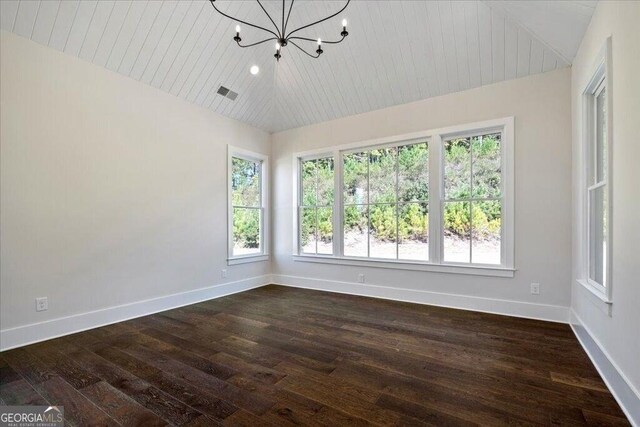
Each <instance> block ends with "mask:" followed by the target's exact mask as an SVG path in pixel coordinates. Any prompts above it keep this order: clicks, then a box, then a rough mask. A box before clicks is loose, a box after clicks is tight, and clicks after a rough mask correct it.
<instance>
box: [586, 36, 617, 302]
mask: <svg viewBox="0 0 640 427" xmlns="http://www.w3.org/2000/svg"><path fill="white" fill-rule="evenodd" d="M608 43H610V41H608V42H607V45H605V48H604V49H603V51H602V53H601V55H600V57H599V61H598V64H597V66H596V71H595V72H594V74H593V76H592V78H591V80H590V82H589V83H588V85H587V87H586V89H585V91H584V108H585V114H584V124H585V127H584V153H585V156H584V159H585V161H584V169H583V170H584V176H585V179H584V182H585V186H584V203H583V206H584V214H583V217H584V218H585V231H584V241H585V242H586V254H585V255H586V256H585V258H586V259H585V260H584V262H583V265H584V272H583V279H582V280H581V282H582V283H583V284H585V285H587V287H588V288H589V289H590V290H592V291H594V292H595V293H596V295H598V296H599V297H600V298H602V299H603V300H605V301H607V302H608V301H610V298H611V286H610V280H609V279H610V277H611V276H610V269H611V267H610V266H611V264H610V251H611V243H610V242H611V239H610V230H611V216H610V212H611V210H610V200H611V198H610V194H611V183H610V180H609V176H610V173H611V171H610V167H609V165H610V161H609V157H610V155H609V151H610V148H609V147H610V145H611V138H610V135H611V133H610V126H609V117H611V112H610V106H611V101H610V99H609V97H610V94H609V92H608V91H607V69H606V67H607V61H606V55H607V52H608V49H607V47H608Z"/></svg>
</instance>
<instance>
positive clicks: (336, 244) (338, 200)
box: [333, 151, 344, 256]
mask: <svg viewBox="0 0 640 427" xmlns="http://www.w3.org/2000/svg"><path fill="white" fill-rule="evenodd" d="M342 177H343V175H342V153H340V152H339V151H335V152H334V153H333V255H334V256H336V255H337V256H343V255H344V237H343V233H342V231H343V227H344V226H343V224H344V218H343V215H344V208H343V199H342V197H343V194H342V187H343V186H344V184H343V182H342Z"/></svg>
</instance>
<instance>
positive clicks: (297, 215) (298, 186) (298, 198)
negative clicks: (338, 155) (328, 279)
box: [294, 153, 342, 256]
mask: <svg viewBox="0 0 640 427" xmlns="http://www.w3.org/2000/svg"><path fill="white" fill-rule="evenodd" d="M326 158H333V206H332V211H333V212H332V217H331V220H332V228H333V233H332V234H333V237H332V240H331V245H332V248H331V250H332V254H319V253H318V242H317V241H316V253H315V254H312V253H310V252H303V248H302V227H301V226H300V225H299V224H301V221H300V218H301V215H302V209H303V208H309V207H310V206H306V205H302V204H301V203H300V201H301V200H302V193H303V188H302V163H303V162H306V161H310V160H319V159H326ZM296 160H297V161H296V163H295V165H294V168H296V181H294V183H295V192H294V194H296V197H295V201H296V202H295V203H294V206H296V213H295V221H294V224H296V228H297V230H296V233H294V235H295V236H297V237H296V240H295V243H296V244H297V253H299V254H304V255H308V256H334V255H335V254H336V250H337V249H338V247H337V243H336V228H335V225H336V218H335V211H336V208H335V206H336V197H337V193H336V181H337V180H336V173H337V170H336V160H335V157H334V156H333V154H327V153H322V154H315V155H307V156H303V157H297V158H296ZM298 181H299V182H298ZM316 191H317V190H316ZM316 194H317V193H316ZM323 207H326V206H324V205H322V206H320V205H318V204H316V205H315V206H314V208H315V209H316V215H317V210H318V209H320V208H323ZM317 224H318V219H317V217H316V233H317ZM340 236H342V232H340Z"/></svg>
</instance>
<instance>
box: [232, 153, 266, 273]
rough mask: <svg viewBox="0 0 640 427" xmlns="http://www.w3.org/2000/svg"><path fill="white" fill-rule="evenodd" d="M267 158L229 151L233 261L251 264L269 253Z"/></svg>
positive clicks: (254, 154)
mask: <svg viewBox="0 0 640 427" xmlns="http://www.w3.org/2000/svg"><path fill="white" fill-rule="evenodd" d="M266 160H267V159H266V157H265V156H262V155H260V154H257V153H251V152H248V151H244V150H240V149H236V148H233V147H230V148H229V218H230V221H229V260H230V261H231V260H238V259H240V260H242V259H245V260H251V259H254V258H255V257H261V256H264V255H265V254H266V251H265V247H266V245H265V237H266V233H265V224H266V223H267V222H266V221H265V215H266V210H265V204H266V203H265V201H266V197H265V182H266V179H265V176H266V170H267V169H266Z"/></svg>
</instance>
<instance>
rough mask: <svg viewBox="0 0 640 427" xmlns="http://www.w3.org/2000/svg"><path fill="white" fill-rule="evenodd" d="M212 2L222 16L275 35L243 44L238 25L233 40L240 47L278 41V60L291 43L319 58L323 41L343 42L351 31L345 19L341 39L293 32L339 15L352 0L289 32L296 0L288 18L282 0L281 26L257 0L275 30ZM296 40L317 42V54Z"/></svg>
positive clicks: (329, 42) (213, 0)
mask: <svg viewBox="0 0 640 427" xmlns="http://www.w3.org/2000/svg"><path fill="white" fill-rule="evenodd" d="M209 1H210V2H211V6H213V8H214V9H215V10H216V12H218V13H219V14H221V15H222V16H225V17H227V18H229V19H232V20H234V21H236V22H239V23H241V24H245V25H248V26H250V27H253V28H257V29H259V30H262V31H266V32H267V33H270V34H272V35H273V37H269V38H266V39H264V40H260V41H258V42H255V43H250V44H244V45H243V44H241V42H242V38H241V37H240V25H236V35H235V37H234V38H233V40H234V41H235V42H236V43H237V44H238V46H240V47H243V48H244V47H252V46H257V45H259V44H262V43H266V42H269V41H274V40H275V41H276V53H275V55H273V56H274V57H275V58H276V60H277V61H280V58H282V54H281V52H282V48H283V47H285V46H287V45H288V44H289V43H291V44H292V45H293V46H295V47H297V48H298V49H300V50H301V51H302V52H304V53H305V54H306V55H309V56H310V57H312V58H319V57H320V55H322V53H323V52H324V50H322V43H326V44H338V43H340V42H342V41H343V40H344V39H345V38H346V37H347V36H348V35H349V32H348V31H347V20H346V19H343V20H342V32H341V33H340V36H342V38H341V39H339V40H335V41H323V40H322V39H320V38H318V39H317V40H316V39H312V38H309V37H301V36H294V35H293V34H295V33H297V32H298V31H300V30H304V29H306V28H309V27H312V26H314V25H318V24H320V23H321V22H324V21H326V20H328V19H331V18H333V17H334V16H336V15H339V14H340V13H342V12H343V11H344V10H345V9H346V8H347V6H349V3H350V2H351V0H347V3H346V4H345V5H344V6H343V7H342V9H340V10H339V11H337V12H336V13H334V14H333V15H329V16H327V17H326V18H323V19H320V20H318V21H315V22H312V23H310V24H307V25H303V26H302V27H299V28H296V29H295V30H293V31H290V32H288V33H287V25H288V24H289V17H290V16H291V10H292V9H293V3H294V1H295V0H291V3H289V12H288V13H287V14H286V15H287V18H286V20H285V9H286V4H285V2H286V0H282V25H281V26H280V27H278V25H277V24H276V22H275V21H274V20H273V18H271V15H269V12H267V10H266V9H265V8H264V6H263V5H262V3H261V2H260V0H256V1H257V3H258V5H259V6H260V8H262V10H263V12H264V13H265V14H266V15H267V17H268V18H269V21H271V23H272V24H273V27H274V28H275V31H273V30H270V29H267V28H264V27H261V26H259V25H256V24H252V23H250V22H246V21H243V20H240V19H237V18H234V17H233V16H230V15H227V14H226V13H224V12H222V11H221V10H220V9H218V8H217V7H216V5H215V2H216V0H209ZM294 40H297V41H298V42H299V43H300V44H302V43H301V42H312V43H313V42H317V44H318V48H317V49H316V54H315V55H314V54H312V53H309V52H307V51H306V50H305V49H304V48H302V47H301V46H300V45H299V44H298V43H296V42H295V41H294Z"/></svg>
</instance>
